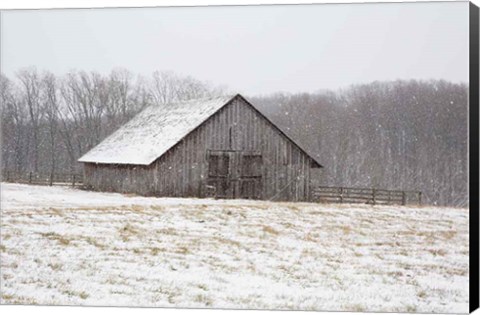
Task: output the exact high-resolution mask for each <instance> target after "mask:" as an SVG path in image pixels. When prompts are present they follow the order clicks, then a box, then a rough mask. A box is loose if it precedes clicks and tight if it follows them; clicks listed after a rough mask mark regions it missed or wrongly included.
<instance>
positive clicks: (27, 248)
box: [0, 183, 469, 313]
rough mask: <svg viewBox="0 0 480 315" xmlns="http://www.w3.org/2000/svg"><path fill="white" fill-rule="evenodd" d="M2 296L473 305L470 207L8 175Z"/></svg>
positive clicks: (215, 304)
mask: <svg viewBox="0 0 480 315" xmlns="http://www.w3.org/2000/svg"><path fill="white" fill-rule="evenodd" d="M1 206H2V210H1V245H0V246H1V303H6V304H15V303H22V304H30V303H32V304H51V305H55V304H62V305H67V304H68V305H104V306H106V305H116V306H162V307H200V308H201V307H211V308H248V309H252V308H255V309H298V310H339V311H364V310H368V311H381V312H442V313H451V312H455V313H459V312H463V313H467V312H468V254H469V252H468V211H467V210H466V209H454V208H429V207H422V208H414V207H399V206H396V207H393V206H367V205H319V204H308V203H273V202H264V201H245V200H235V201H231V200H230V201H219V200H218V201H217V200H208V199H207V200H200V199H173V198H143V197H135V196H126V195H121V194H109V193H96V192H86V191H81V190H77V189H71V188H62V187H42V186H28V185H20V184H4V183H2V185H1Z"/></svg>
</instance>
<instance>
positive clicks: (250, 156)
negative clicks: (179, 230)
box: [79, 95, 322, 201]
mask: <svg viewBox="0 0 480 315" xmlns="http://www.w3.org/2000/svg"><path fill="white" fill-rule="evenodd" d="M79 161H80V162H82V163H84V184H85V185H86V187H88V188H90V189H93V190H100V191H114V192H122V193H137V194H141V195H153V196H169V197H216V198H246V199H266V200H288V201H301V200H307V199H308V197H309V193H310V179H311V172H312V168H321V167H322V166H321V165H320V164H319V162H318V161H317V160H316V159H315V158H314V157H312V156H311V155H309V154H308V153H307V152H306V151H305V150H304V149H302V148H301V147H300V146H299V145H298V144H297V143H296V142H294V141H293V140H292V139H291V138H290V137H289V136H287V135H286V134H285V133H284V132H283V131H282V130H280V129H279V128H278V127H277V126H276V125H275V124H273V123H272V122H271V121H270V120H269V119H268V118H267V117H265V116H264V115H263V114H262V113H261V112H260V111H259V110H258V109H256V108H255V106H253V105H252V104H251V103H250V102H248V101H247V100H246V99H245V98H244V97H242V96H241V95H236V96H233V97H220V98H212V99H198V100H191V101H186V102H181V103H175V104H168V105H164V106H151V107H148V108H146V109H145V110H143V111H142V112H140V113H139V114H138V115H137V116H135V117H134V118H133V119H132V120H131V121H129V122H128V123H126V124H125V125H124V126H123V127H121V128H120V129H118V130H117V131H115V132H114V133H113V134H112V135H110V136H109V137H107V138H106V139H105V140H104V141H103V142H101V143H100V144H99V145H97V146H96V147H94V148H93V149H92V150H90V151H89V152H88V153H86V154H85V155H84V156H82V157H81V158H80V159H79Z"/></svg>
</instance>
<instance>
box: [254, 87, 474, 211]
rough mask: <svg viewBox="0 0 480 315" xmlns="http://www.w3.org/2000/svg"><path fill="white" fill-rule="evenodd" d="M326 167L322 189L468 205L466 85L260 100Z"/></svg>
mask: <svg viewBox="0 0 480 315" xmlns="http://www.w3.org/2000/svg"><path fill="white" fill-rule="evenodd" d="M255 102H256V103H258V104H261V105H262V108H263V110H264V112H265V113H267V114H268V115H269V116H270V117H271V118H272V119H273V120H274V121H276V122H277V123H278V124H279V125H280V126H282V127H283V128H284V129H286V130H287V131H288V132H290V133H291V134H292V135H293V136H294V138H296V139H299V141H300V142H302V143H303V144H304V145H305V146H306V147H307V148H310V150H311V152H312V153H313V154H317V155H318V157H319V159H320V160H321V161H322V162H323V165H324V166H325V168H324V169H323V170H322V174H321V176H320V178H319V180H320V181H321V184H322V185H332V186H347V187H373V188H385V189H400V190H419V191H422V192H423V193H424V197H425V198H426V202H428V203H431V204H437V205H452V206H458V207H465V206H467V205H468V86H467V85H465V84H453V83H450V82H446V81H433V80H432V81H426V82H422V81H414V80H412V81H395V82H374V83H371V84H364V85H356V86H351V87H349V88H348V89H345V90H341V91H338V92H335V93H334V92H328V91H327V92H321V93H316V94H296V95H286V94H276V95H273V96H268V97H262V98H257V99H256V100H255Z"/></svg>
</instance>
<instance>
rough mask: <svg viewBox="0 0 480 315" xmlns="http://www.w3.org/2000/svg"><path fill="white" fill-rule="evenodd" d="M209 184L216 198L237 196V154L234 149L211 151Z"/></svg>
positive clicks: (209, 157) (209, 156)
mask: <svg viewBox="0 0 480 315" xmlns="http://www.w3.org/2000/svg"><path fill="white" fill-rule="evenodd" d="M207 159H208V185H209V186H210V187H213V189H214V196H215V197H216V198H230V199H231V198H235V185H234V181H235V174H234V173H235V172H234V171H235V164H236V163H235V154H234V152H232V151H209V153H208V157H207Z"/></svg>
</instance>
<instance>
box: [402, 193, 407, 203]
mask: <svg viewBox="0 0 480 315" xmlns="http://www.w3.org/2000/svg"><path fill="white" fill-rule="evenodd" d="M406 204H407V194H406V193H405V191H402V206H405V205H406Z"/></svg>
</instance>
